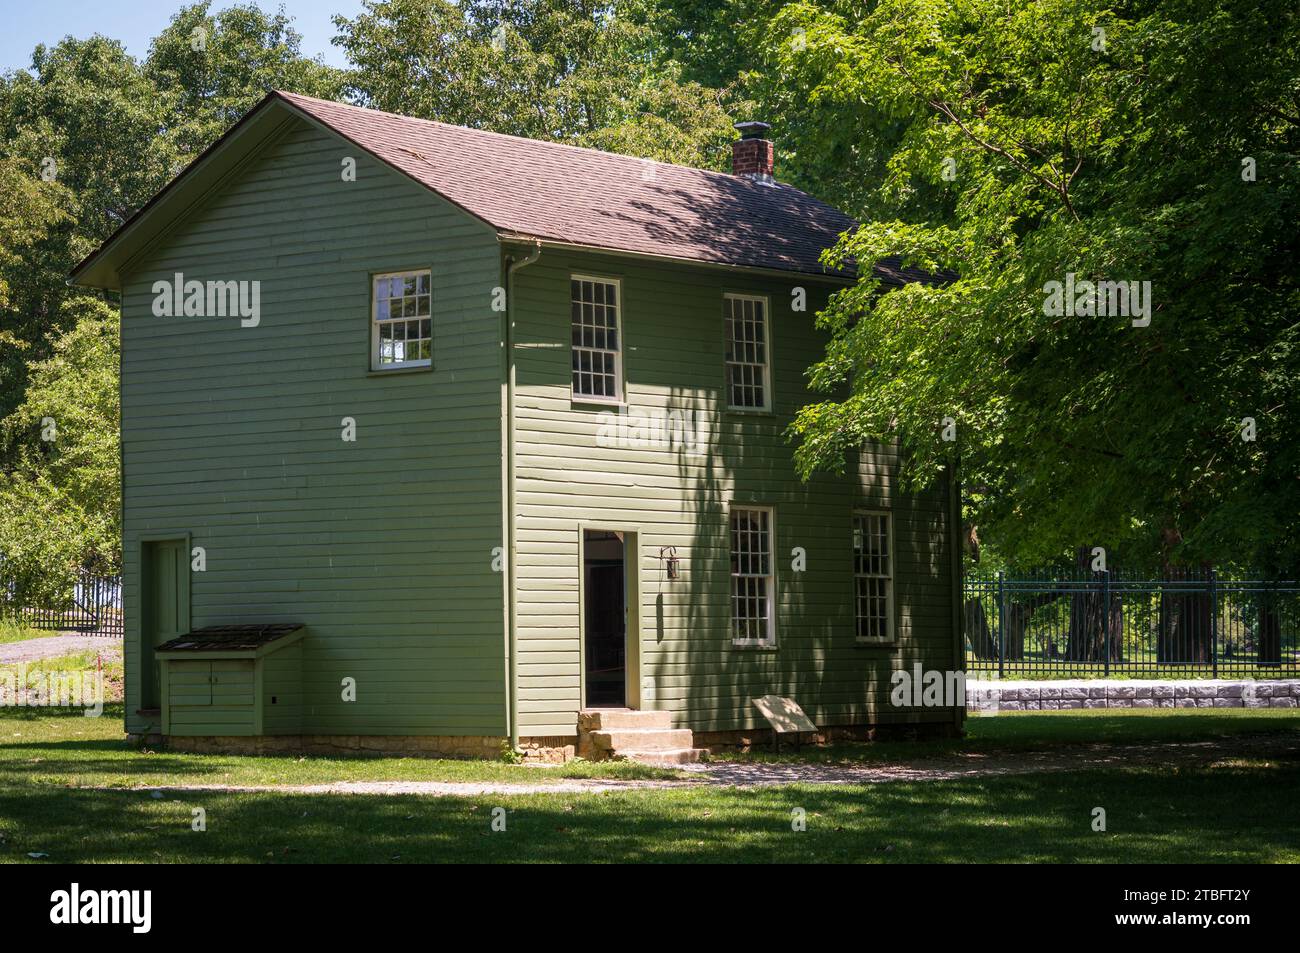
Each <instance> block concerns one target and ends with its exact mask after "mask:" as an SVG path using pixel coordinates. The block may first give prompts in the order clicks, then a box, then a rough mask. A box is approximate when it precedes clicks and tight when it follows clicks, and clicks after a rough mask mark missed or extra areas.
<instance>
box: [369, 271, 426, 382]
mask: <svg viewBox="0 0 1300 953" xmlns="http://www.w3.org/2000/svg"><path fill="white" fill-rule="evenodd" d="M429 286H430V272H429V271H401V272H394V273H391V274H387V275H375V279H374V291H373V293H372V295H371V322H370V367H371V369H372V370H376V371H382V370H389V369H392V368H398V367H428V366H430V364H432V359H433V321H432V319H431V307H430V306H431V304H432V301H431V297H432V296H431V294H430V290H429Z"/></svg>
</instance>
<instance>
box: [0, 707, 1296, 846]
mask: <svg viewBox="0 0 1300 953" xmlns="http://www.w3.org/2000/svg"><path fill="white" fill-rule="evenodd" d="M119 718H120V710H116V711H110V713H109V714H107V715H106V716H105V717H103V718H84V717H81V716H80V715H77V714H68V713H55V712H51V711H44V710H25V711H24V710H8V711H4V712H0V861H7V862H14V861H18V862H23V861H28V860H29V858H28V854H29V853H38V854H46V855H48V856H47V857H45V858H39V859H40V860H41V862H92V861H95V862H167V861H186V862H194V863H216V862H227V861H235V862H277V863H297V862H338V861H362V862H381V863H382V862H390V861H391V862H426V861H434V862H436V861H503V862H510V861H571V862H590V861H686V862H692V861H713V862H747V863H767V862H774V861H783V862H784V861H789V862H801V861H802V862H819V863H828V862H852V861H865V862H898V861H905V862H906V861H910V862H933V861H946V862H973V861H1020V862H1035V863H1038V862H1073V861H1084V862H1090V861H1105V862H1184V863H1186V862H1211V861H1215V862H1259V861H1270V862H1271V861H1277V862H1292V863H1294V862H1300V810H1298V809H1297V806H1296V805H1297V799H1296V796H1295V792H1296V790H1297V785H1300V763H1298V762H1296V761H1293V760H1286V759H1282V758H1267V757H1263V756H1253V755H1249V754H1245V755H1242V756H1239V757H1237V756H1234V757H1230V758H1224V759H1222V760H1220V761H1217V762H1215V763H1214V764H1212V765H1210V766H1206V767H1198V768H1172V767H1169V766H1167V765H1166V766H1160V765H1157V766H1147V765H1140V764H1134V765H1131V766H1125V767H1122V768H1116V769H1113V770H1083V771H1066V772H1045V773H1040V774H1026V775H1008V776H988V777H982V778H963V779H959V780H951V781H918V782H910V781H909V782H890V783H887V784H876V785H856V786H854V785H835V786H823V785H796V786H789V787H782V788H749V789H737V788H720V787H709V788H700V787H690V788H675V789H672V790H642V791H627V792H608V793H601V794H594V793H584V794H563V793H557V794H538V795H529V796H516V797H504V796H496V795H486V796H475V797H454V798H430V797H412V796H384V795H308V794H287V793H234V792H212V791H168V792H166V793H165V795H164V796H163V797H161V798H160V797H155V796H154V795H153V793H151V792H146V791H133V790H130V789H129V787H130V786H131V785H136V784H168V785H171V784H186V783H190V784H193V783H204V782H206V783H218V784H267V783H286V784H289V783H310V782H323V781H338V780H453V781H454V780H475V781H485V780H502V781H506V780H510V781H518V780H527V781H538V780H545V779H547V778H557V779H558V778H561V777H574V776H589V775H590V774H596V773H599V774H601V775H603V776H611V775H612V776H637V777H648V776H663V774H664V773H662V772H656V771H654V769H648V768H642V767H640V766H635V765H582V764H579V765H570V766H567V767H565V768H560V769H536V768H525V767H520V766H515V765H508V764H504V763H484V762H457V761H433V760H422V759H398V758H368V759H362V758H355V759H350V758H301V759H300V758H280V757H266V758H257V757H241V756H209V755H186V754H168V753H165V752H162V753H150V752H141V751H136V750H134V749H131V748H129V747H127V746H126V745H125V744H124V743H123V741H122V740H121V737H122V736H121V723H120V720H119ZM968 724H969V727H970V729H971V738H970V740H969V742H968V743H967V744H966V748H965V749H964V750H972V751H984V752H993V751H1005V752H1015V751H1029V750H1039V749H1043V748H1052V747H1059V746H1072V745H1077V744H1081V743H1091V742H1096V741H1107V742H1116V743H1134V744H1150V743H1159V742H1180V741H1193V740H1202V739H1205V738H1210V737H1230V736H1232V735H1234V734H1251V735H1258V734H1260V733H1264V732H1267V733H1296V732H1300V716H1298V715H1296V714H1294V713H1291V714H1288V713H1285V712H1270V711H1265V712H1255V711H1244V710H1243V711H1235V710H1226V711H1225V710H1215V711H1206V712H1179V711H1177V710H1171V711H1168V712H1162V711H1160V710H1156V711H1150V712H1143V713H1134V714H1129V713H1125V714H1122V715H1121V714H1116V713H1114V712H1111V713H1095V712H1086V713H1081V712H1069V713H1052V714H1046V715H1043V714H1039V715H1033V714H1014V715H1012V714H1005V715H1000V716H997V717H993V718H972V719H971V720H970V721H969V723H968ZM957 744H959V743H948V742H943V743H937V744H928V745H927V744H919V743H916V744H907V745H893V744H879V745H853V746H847V745H846V746H840V747H837V748H833V749H821V750H820V751H818V752H814V751H810V750H809V749H805V750H804V751H803V752H801V753H800V755H799V757H801V758H809V757H814V756H816V757H825V758H827V759H829V760H838V761H868V762H878V761H880V760H884V759H888V758H891V757H892V758H905V757H913V756H925V755H943V754H944V753H946V752H951V751H952V750H953V749H954V747H955V746H956V745H957ZM81 785H110V786H113V787H112V788H111V789H109V790H85V789H79V787H78V786H81ZM498 807H500V808H504V809H505V811H506V814H505V817H506V830H505V831H493V830H492V829H491V821H492V816H493V809H494V808H498ZM1095 807H1102V808H1104V809H1105V810H1106V812H1107V831H1106V832H1103V833H1098V832H1094V831H1093V830H1092V829H1091V822H1092V811H1093V809H1094V808H1095ZM196 808H201V809H202V810H203V811H204V812H205V814H206V822H207V830H206V831H194V830H193V829H192V822H193V818H194V813H193V812H194V810H195V809H196ZM796 809H800V810H802V811H803V812H805V815H806V820H807V830H806V831H794V830H792V828H791V819H792V816H793V815H792V812H793V811H795V810H796Z"/></svg>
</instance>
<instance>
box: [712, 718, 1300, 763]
mask: <svg viewBox="0 0 1300 953" xmlns="http://www.w3.org/2000/svg"><path fill="white" fill-rule="evenodd" d="M1259 735H1269V736H1288V735H1289V736H1292V737H1295V738H1300V712H1298V711H1295V710H1283V709H1278V710H1262V711H1261V710H1255V709H1214V710H1210V709H1201V710H1197V711H1194V712H1188V713H1186V714H1183V713H1177V714H1175V713H1173V712H1169V713H1167V714H1166V713H1165V711H1164V710H1159V709H1155V710H1152V709H1146V710H1141V709H1139V710H1131V711H1130V712H1129V713H1126V714H1113V713H1106V712H1102V711H1068V712H1053V713H1051V714H1041V715H1040V714H1018V713H1017V714H1000V715H996V716H980V717H969V718H967V720H966V737H965V738H961V739H955V740H942V741H882V742H840V743H836V744H832V745H826V746H824V747H816V746H812V745H805V746H804V747H802V748H798V749H793V748H791V747H790V746H788V745H787V746H785V747H784V748H783V749H782V751H781V754H780V756H776V755H774V754H773V752H772V750H771V748H770V747H766V746H764V747H760V748H756V749H754V750H752V751H749V752H746V753H744V754H724V755H723V756H722V757H723V758H724V759H726V760H739V761H755V762H772V761H806V762H810V763H826V764H852V763H884V762H889V761H902V760H913V759H925V758H935V757H941V756H943V755H952V754H962V753H964V754H994V753H998V752H1008V753H1014V752H1037V751H1047V750H1051V749H1053V748H1061V747H1069V746H1079V745H1099V744H1102V745H1161V744H1187V743H1195V742H1204V741H1216V740H1221V739H1224V738H1233V737H1244V736H1259Z"/></svg>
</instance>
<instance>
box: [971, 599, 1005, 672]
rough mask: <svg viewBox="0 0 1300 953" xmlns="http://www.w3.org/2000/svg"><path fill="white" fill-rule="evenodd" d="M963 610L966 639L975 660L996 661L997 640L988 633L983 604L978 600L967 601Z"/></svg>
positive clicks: (987, 622)
mask: <svg viewBox="0 0 1300 953" xmlns="http://www.w3.org/2000/svg"><path fill="white" fill-rule="evenodd" d="M963 608H964V615H965V626H966V638H967V639H969V640H970V647H971V651H972V652H974V653H975V657H976V658H977V659H981V660H996V659H997V657H998V646H997V640H996V639H994V638H993V635H992V633H991V632H990V631H989V620H988V616H987V615H985V613H984V603H983V602H981V601H980V600H979V599H967V600H966V605H965V606H964V607H963Z"/></svg>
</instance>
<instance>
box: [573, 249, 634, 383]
mask: <svg viewBox="0 0 1300 953" xmlns="http://www.w3.org/2000/svg"><path fill="white" fill-rule="evenodd" d="M569 298H570V315H571V319H570V328H571V331H572V334H573V396H574V397H582V398H586V399H590V400H602V401H620V400H622V399H623V367H622V335H621V333H620V323H619V286H618V282H617V281H609V280H606V279H603V278H587V277H583V276H581V275H574V276H573V277H572V278H571V279H570V280H569Z"/></svg>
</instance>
